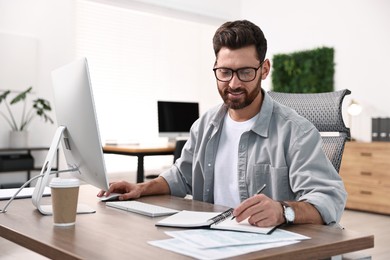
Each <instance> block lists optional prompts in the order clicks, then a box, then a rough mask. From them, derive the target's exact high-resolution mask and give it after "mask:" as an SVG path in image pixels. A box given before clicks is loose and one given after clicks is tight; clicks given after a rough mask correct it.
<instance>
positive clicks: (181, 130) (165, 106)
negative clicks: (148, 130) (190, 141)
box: [157, 101, 199, 141]
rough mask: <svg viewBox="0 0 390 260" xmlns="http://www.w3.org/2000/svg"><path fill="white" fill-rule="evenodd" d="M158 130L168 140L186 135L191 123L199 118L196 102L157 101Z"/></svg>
mask: <svg viewBox="0 0 390 260" xmlns="http://www.w3.org/2000/svg"><path fill="white" fill-rule="evenodd" d="M157 107H158V110H157V112H158V132H159V136H160V137H168V138H169V140H170V141H172V140H175V139H176V138H179V137H188V136H189V132H190V129H191V126H192V124H193V123H194V122H195V121H196V120H197V119H198V118H199V104H198V103H197V102H174V101H157Z"/></svg>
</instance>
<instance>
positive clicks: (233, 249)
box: [148, 238, 299, 260]
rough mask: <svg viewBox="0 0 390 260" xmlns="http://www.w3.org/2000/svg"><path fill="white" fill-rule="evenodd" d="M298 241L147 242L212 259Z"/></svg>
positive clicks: (194, 256) (174, 239) (170, 249)
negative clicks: (201, 245)
mask: <svg viewBox="0 0 390 260" xmlns="http://www.w3.org/2000/svg"><path fill="white" fill-rule="evenodd" d="M298 242H299V241H285V242H275V243H266V244H254V245H243V246H229V247H218V248H208V249H204V248H197V247H193V246H191V245H190V244H188V243H186V242H184V241H182V240H180V239H177V238H170V239H164V240H156V241H150V242H148V243H149V244H151V245H153V246H157V247H160V248H162V249H166V250H169V251H172V252H175V253H179V254H182V255H187V256H190V257H193V258H195V259H201V260H212V259H226V258H230V257H234V256H239V255H243V254H248V253H251V252H256V251H260V250H265V249H269V248H274V247H281V246H288V245H292V244H295V243H298Z"/></svg>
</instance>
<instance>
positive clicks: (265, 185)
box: [231, 184, 267, 220]
mask: <svg viewBox="0 0 390 260" xmlns="http://www.w3.org/2000/svg"><path fill="white" fill-rule="evenodd" d="M265 187H267V184H264V185H263V187H261V188H260V189H259V190H258V191H257V192H256V195H258V194H260V193H261V192H262V191H263V190H264V189H265ZM235 218H236V216H233V217H232V219H231V220H233V219H235Z"/></svg>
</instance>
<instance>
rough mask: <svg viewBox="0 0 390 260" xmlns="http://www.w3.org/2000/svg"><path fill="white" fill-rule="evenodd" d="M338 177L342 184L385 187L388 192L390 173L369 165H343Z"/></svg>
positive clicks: (387, 170)
mask: <svg viewBox="0 0 390 260" xmlns="http://www.w3.org/2000/svg"><path fill="white" fill-rule="evenodd" d="M340 176H341V178H342V179H343V181H344V182H351V183H355V184H360V185H364V184H369V185H379V186H385V187H387V188H388V189H389V191H390V173H389V168H388V169H382V168H381V167H375V166H371V165H367V166H364V167H363V166H361V165H349V164H348V165H344V166H343V168H342V170H340Z"/></svg>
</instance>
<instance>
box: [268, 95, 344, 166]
mask: <svg viewBox="0 0 390 260" xmlns="http://www.w3.org/2000/svg"><path fill="white" fill-rule="evenodd" d="M268 94H269V95H270V96H271V97H272V98H273V99H274V100H275V101H277V102H278V103H281V104H283V105H285V106H288V107H290V108H292V109H294V110H295V111H296V112H297V113H298V114H299V115H301V116H303V117H305V118H306V119H307V120H309V121H310V122H312V123H313V124H314V125H315V127H317V129H318V131H319V132H321V134H322V140H323V144H322V149H323V150H324V152H325V154H326V156H327V157H328V158H329V160H330V161H331V162H332V164H333V166H334V168H335V169H336V170H337V172H339V170H340V165H341V159H342V156H343V152H344V145H345V142H346V141H347V140H349V139H350V131H349V128H347V127H346V126H345V124H344V120H343V115H342V104H343V100H344V97H345V96H346V95H349V94H351V91H349V90H348V89H344V90H339V91H334V92H326V93H307V94H306V93H305V94H297V93H281V92H273V91H269V92H268ZM329 133H332V134H331V135H330V134H329ZM333 133H334V134H335V135H334V134H333Z"/></svg>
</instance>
